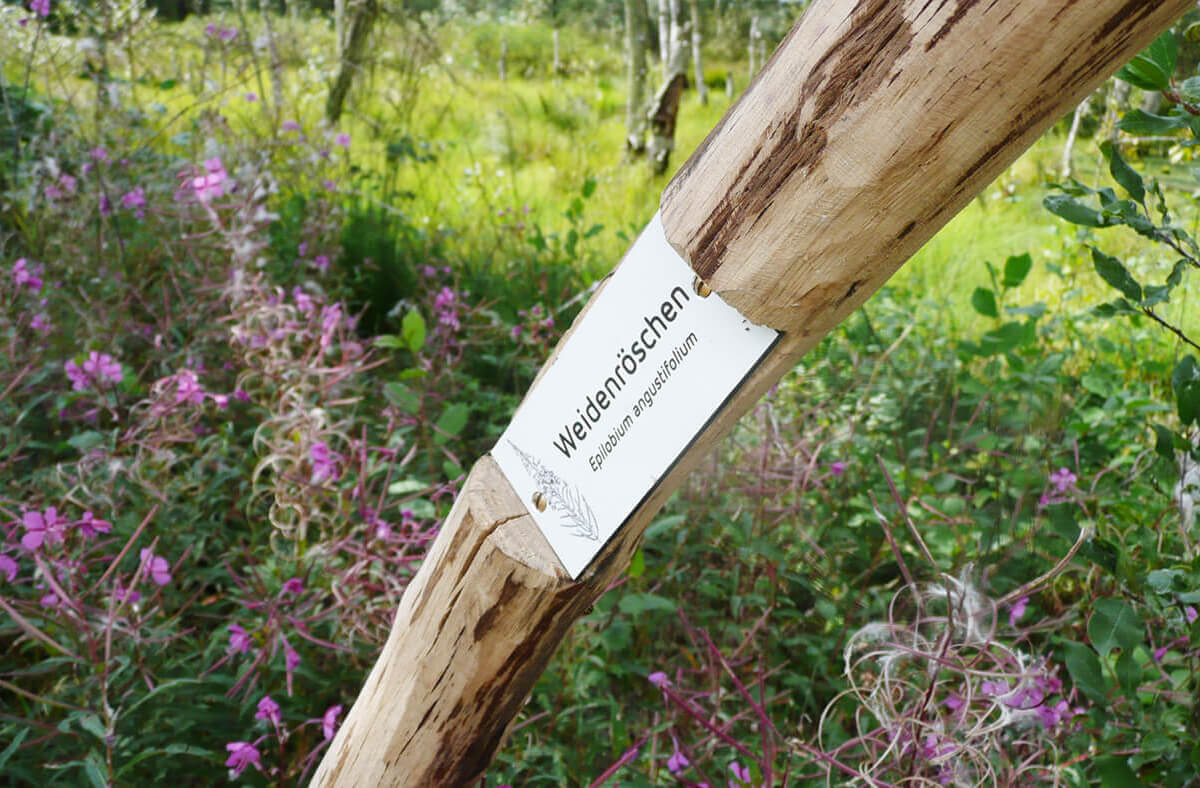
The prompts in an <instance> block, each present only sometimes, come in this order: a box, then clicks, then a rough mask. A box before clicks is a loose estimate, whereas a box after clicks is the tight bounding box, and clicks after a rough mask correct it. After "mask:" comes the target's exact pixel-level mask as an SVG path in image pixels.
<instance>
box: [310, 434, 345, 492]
mask: <svg viewBox="0 0 1200 788" xmlns="http://www.w3.org/2000/svg"><path fill="white" fill-rule="evenodd" d="M308 456H309V458H310V459H311V460H312V483H313V484H317V483H319V482H321V481H323V480H325V479H329V480H331V481H335V480H336V479H337V477H338V469H337V460H338V459H339V458H338V455H337V454H335V453H334V452H331V451H330V450H329V446H328V445H327V444H326V443H325V441H317V442H316V443H314V444H313V445H312V447H311V448H310V449H309V450H308Z"/></svg>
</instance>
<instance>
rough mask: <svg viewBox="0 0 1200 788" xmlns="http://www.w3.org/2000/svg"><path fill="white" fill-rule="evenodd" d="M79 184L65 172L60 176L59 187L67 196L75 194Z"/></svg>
mask: <svg viewBox="0 0 1200 788" xmlns="http://www.w3.org/2000/svg"><path fill="white" fill-rule="evenodd" d="M78 183H79V181H77V180H75V178H74V176H71V175H67V174H66V173H65V172H64V173H63V174H62V175H59V176H58V185H59V186H61V187H62V190H63V191H64V192H66V193H67V194H74V193H75V187H76V185H77V184H78Z"/></svg>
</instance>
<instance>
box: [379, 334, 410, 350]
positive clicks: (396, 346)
mask: <svg viewBox="0 0 1200 788" xmlns="http://www.w3.org/2000/svg"><path fill="white" fill-rule="evenodd" d="M373 344H374V345H375V347H377V348H382V349H384V350H407V349H408V345H406V344H405V343H404V340H402V339H401V338H400V337H398V336H396V335H395V334H380V335H379V336H377V337H375V342H374V343H373Z"/></svg>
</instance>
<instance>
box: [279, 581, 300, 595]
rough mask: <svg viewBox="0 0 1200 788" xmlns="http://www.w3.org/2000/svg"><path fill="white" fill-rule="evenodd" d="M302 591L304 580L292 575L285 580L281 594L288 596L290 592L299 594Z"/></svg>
mask: <svg viewBox="0 0 1200 788" xmlns="http://www.w3.org/2000/svg"><path fill="white" fill-rule="evenodd" d="M302 591H304V581H303V580H301V579H300V578H298V577H292V578H288V579H287V580H285V581H284V583H283V588H282V589H280V591H279V595H280V596H287V595H288V594H292V595H293V596H299V595H300V593H301V592H302Z"/></svg>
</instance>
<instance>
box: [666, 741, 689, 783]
mask: <svg viewBox="0 0 1200 788" xmlns="http://www.w3.org/2000/svg"><path fill="white" fill-rule="evenodd" d="M671 744H672V745H673V746H674V748H675V752H674V753H672V754H671V757H670V758H668V759H667V769H668V770H669V771H670V772H671V774H679V773H680V772H682V771H683V770H684V769H686V768H687V767H689V766H691V765H692V762H691V761H689V760H688V758H687V756H686V755H684V754H683V753H682V752H680V751H679V742H678V741H677V740H676V739H675V737H674V736H672V737H671Z"/></svg>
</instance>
